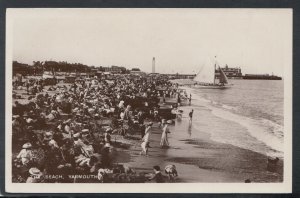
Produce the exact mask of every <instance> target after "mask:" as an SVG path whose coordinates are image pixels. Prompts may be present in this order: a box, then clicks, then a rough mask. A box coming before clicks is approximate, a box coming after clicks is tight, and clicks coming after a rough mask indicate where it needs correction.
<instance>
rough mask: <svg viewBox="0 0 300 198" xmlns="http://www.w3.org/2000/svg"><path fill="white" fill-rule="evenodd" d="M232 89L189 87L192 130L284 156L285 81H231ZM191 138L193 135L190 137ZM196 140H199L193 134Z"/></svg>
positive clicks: (272, 154)
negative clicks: (192, 111)
mask: <svg viewBox="0 0 300 198" xmlns="http://www.w3.org/2000/svg"><path fill="white" fill-rule="evenodd" d="M230 83H233V84H234V85H233V86H232V87H231V88H228V89H223V90H220V89H199V88H198V89H197V88H192V87H191V88H186V90H187V92H188V93H191V94H192V105H191V106H189V107H182V108H183V109H184V111H185V113H184V114H185V115H186V117H187V114H188V112H189V111H190V109H192V108H193V109H194V116H193V123H192V127H193V128H196V129H197V130H198V131H199V130H200V131H203V132H205V133H208V134H209V135H210V137H211V139H212V140H214V141H218V142H222V143H227V144H231V145H234V146H238V147H241V148H245V149H249V150H252V151H255V152H259V153H262V154H267V155H269V156H277V157H283V143H284V142H283V139H284V133H283V120H284V119H283V114H284V111H283V102H284V101H283V100H284V97H283V95H284V90H283V83H284V81H283V80H278V81H277V80H231V81H230ZM190 135H191V134H190ZM191 136H192V138H197V134H195V133H193V134H192V135H191Z"/></svg>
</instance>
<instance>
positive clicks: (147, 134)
mask: <svg viewBox="0 0 300 198" xmlns="http://www.w3.org/2000/svg"><path fill="white" fill-rule="evenodd" d="M152 125H153V123H152V122H150V123H149V124H148V125H147V127H146V129H145V135H144V137H143V139H142V140H143V142H142V144H141V147H142V151H141V152H140V155H142V154H143V153H145V155H146V156H148V148H149V143H150V142H149V138H150V133H151V130H150V129H151V127H152Z"/></svg>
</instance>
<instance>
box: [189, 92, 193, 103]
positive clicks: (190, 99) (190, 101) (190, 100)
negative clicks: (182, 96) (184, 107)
mask: <svg viewBox="0 0 300 198" xmlns="http://www.w3.org/2000/svg"><path fill="white" fill-rule="evenodd" d="M191 103H192V94H190V98H189V105H191Z"/></svg>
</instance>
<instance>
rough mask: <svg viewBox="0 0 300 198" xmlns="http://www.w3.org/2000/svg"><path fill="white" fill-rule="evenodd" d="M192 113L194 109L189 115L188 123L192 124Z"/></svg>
mask: <svg viewBox="0 0 300 198" xmlns="http://www.w3.org/2000/svg"><path fill="white" fill-rule="evenodd" d="M193 113H194V109H192V110H191V111H190V113H189V122H190V123H192V120H193Z"/></svg>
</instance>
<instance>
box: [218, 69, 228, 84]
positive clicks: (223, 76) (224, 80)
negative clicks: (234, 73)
mask: <svg viewBox="0 0 300 198" xmlns="http://www.w3.org/2000/svg"><path fill="white" fill-rule="evenodd" d="M219 70H220V79H219V82H220V83H223V84H228V78H227V76H226V74H225V73H224V72H223V70H222V69H221V68H219Z"/></svg>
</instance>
